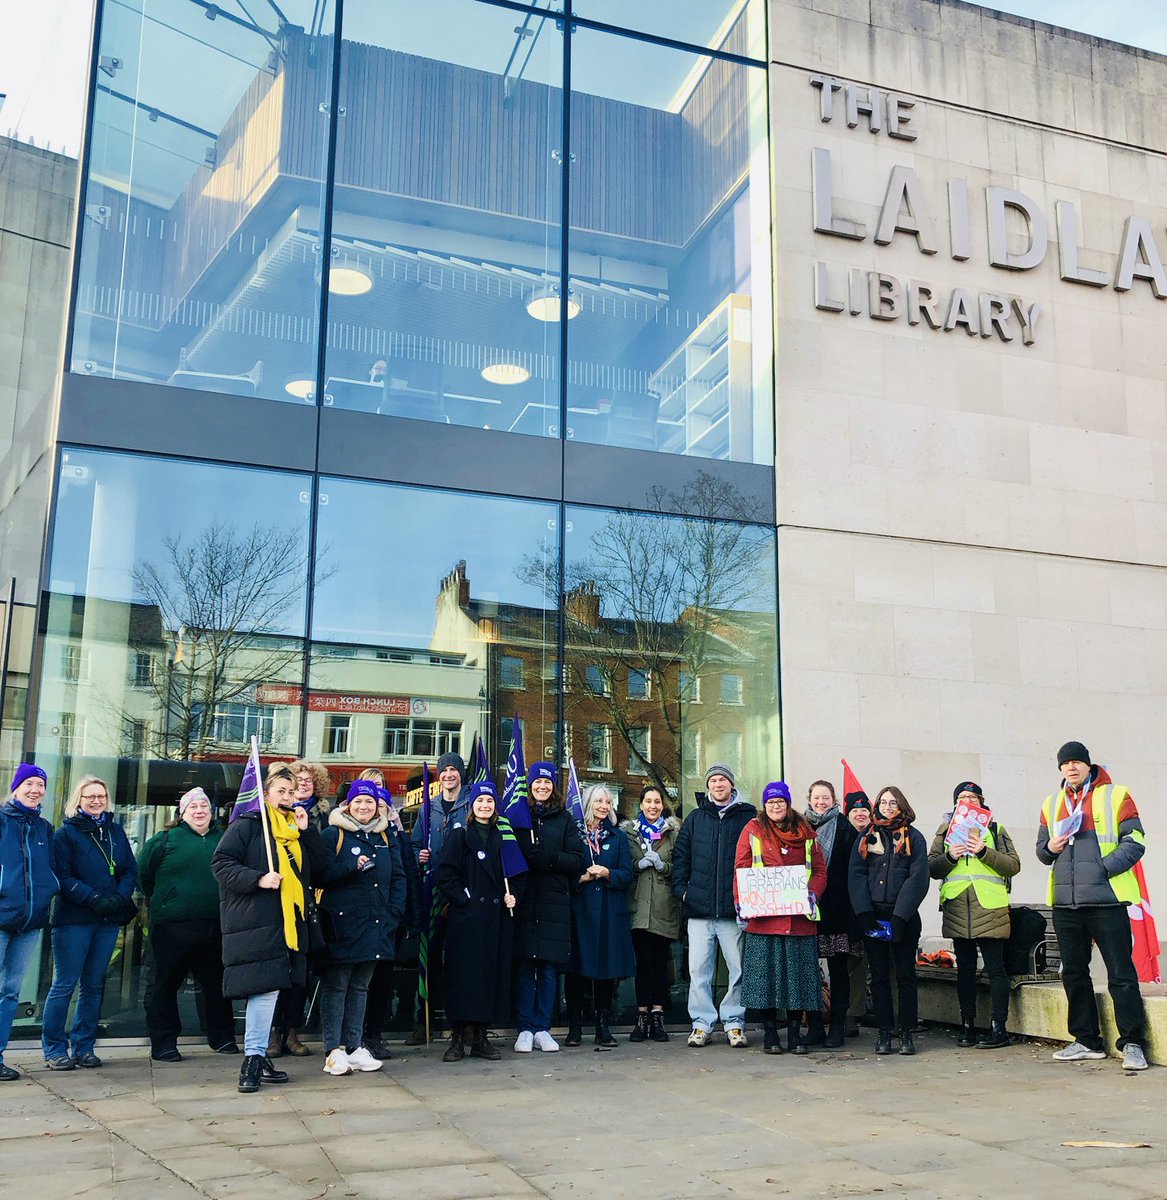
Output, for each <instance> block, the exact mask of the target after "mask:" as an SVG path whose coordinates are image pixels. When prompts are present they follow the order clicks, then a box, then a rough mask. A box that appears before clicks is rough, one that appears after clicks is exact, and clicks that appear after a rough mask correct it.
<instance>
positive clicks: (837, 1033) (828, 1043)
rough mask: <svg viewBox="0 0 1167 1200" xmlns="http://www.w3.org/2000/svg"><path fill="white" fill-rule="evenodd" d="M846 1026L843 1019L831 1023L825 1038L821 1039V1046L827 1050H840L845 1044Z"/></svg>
mask: <svg viewBox="0 0 1167 1200" xmlns="http://www.w3.org/2000/svg"><path fill="white" fill-rule="evenodd" d="M846 1029H847V1026H846V1024H845V1023H844V1021H843V1019H842V1018H840V1019H839V1020H838V1021H831V1028H830V1030H829V1031H828V1033H827V1036H826V1037H825V1038H824V1039H823V1046H824V1047H825V1048H826V1049H827V1050H841V1049H842V1048H843V1046H845V1045H846V1044H847V1034H846Z"/></svg>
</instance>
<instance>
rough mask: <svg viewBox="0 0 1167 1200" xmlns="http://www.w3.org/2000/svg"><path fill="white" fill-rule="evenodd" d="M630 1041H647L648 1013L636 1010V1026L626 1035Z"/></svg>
mask: <svg viewBox="0 0 1167 1200" xmlns="http://www.w3.org/2000/svg"><path fill="white" fill-rule="evenodd" d="M628 1040H629V1041H630V1042H647V1041H648V1013H646V1012H638V1013H637V1014H636V1027H635V1028H634V1029H633V1030H632V1032H631V1033H630V1034H629V1035H628Z"/></svg>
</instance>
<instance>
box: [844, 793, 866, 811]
mask: <svg viewBox="0 0 1167 1200" xmlns="http://www.w3.org/2000/svg"><path fill="white" fill-rule="evenodd" d="M853 808H865V809H867V811H868V812H870V811H871V801H870V800H869V799H868V798H867V793H866V792H848V793H847V794H846V795H845V796H844V797H843V811H844V812H845V813H849V812H850V811H851V810H852V809H853Z"/></svg>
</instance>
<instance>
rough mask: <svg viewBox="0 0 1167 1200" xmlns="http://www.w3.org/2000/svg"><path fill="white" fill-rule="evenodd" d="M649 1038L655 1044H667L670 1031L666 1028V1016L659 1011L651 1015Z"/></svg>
mask: <svg viewBox="0 0 1167 1200" xmlns="http://www.w3.org/2000/svg"><path fill="white" fill-rule="evenodd" d="M648 1036H649V1037H650V1038H652V1040H653V1041H654V1042H667V1041H668V1040H669V1031H668V1030H667V1029H666V1028H665V1014H664V1013H663V1012H659V1011H655V1010H654V1011H653V1012H651V1013H649V1028H648Z"/></svg>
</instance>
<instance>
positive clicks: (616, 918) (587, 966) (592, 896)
mask: <svg viewBox="0 0 1167 1200" xmlns="http://www.w3.org/2000/svg"><path fill="white" fill-rule="evenodd" d="M594 836H595V835H593V837H594ZM599 839H600V852H599V854H597V855H595V858H594V861H595V863H596V865H597V866H601V867H607V868H608V872H609V874H608V878H607V879H597V880H593V881H591V882H589V883H578V882H577V883H576V885H575V894H574V895H573V896H572V898H571V925H572V930H571V932H572V937H571V970H573V971H574V972H575V973H576V974H577V975H583V976H584V977H585V978H586V979H626V978H627V977H628V976H629V975H635V974H636V953H635V951H634V950H633V949H632V917H631V915H630V914H629V912H628V899H627V892H628V889H629V887H631V886H632V853H631V851H630V850H629V848H628V838H627V836H626V835H625V834H624V833H622V832H621V831H620V830H619V829H618V828H617V827H616V826H615V825H613V824H611V823H610V822H609V821H604V822H602V824H601V825H600V828H599ZM584 847H585V848H584V870H585V871H586V870H587V868H588V867H590V866H591V865H592V862H593V856H592V854H591V853H589V852H588V850H587V843H586V842H585V843H584ZM580 874H581V875H582V874H583V871H581V872H580ZM577 879H578V876H577Z"/></svg>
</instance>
